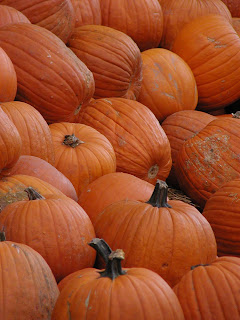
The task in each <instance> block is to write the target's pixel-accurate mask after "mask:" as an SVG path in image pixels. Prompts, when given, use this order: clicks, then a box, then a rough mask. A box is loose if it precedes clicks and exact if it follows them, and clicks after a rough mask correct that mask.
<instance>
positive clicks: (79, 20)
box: [71, 0, 102, 28]
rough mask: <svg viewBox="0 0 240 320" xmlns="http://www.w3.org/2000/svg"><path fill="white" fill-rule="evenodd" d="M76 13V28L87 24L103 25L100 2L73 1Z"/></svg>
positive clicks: (94, 0)
mask: <svg viewBox="0 0 240 320" xmlns="http://www.w3.org/2000/svg"><path fill="white" fill-rule="evenodd" d="M71 1H72V5H73V9H74V13H75V28H77V27H79V26H82V25H85V24H101V22H102V15H101V8H100V2H99V1H100V0H71Z"/></svg>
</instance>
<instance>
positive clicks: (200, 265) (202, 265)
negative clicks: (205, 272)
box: [191, 263, 209, 270]
mask: <svg viewBox="0 0 240 320" xmlns="http://www.w3.org/2000/svg"><path fill="white" fill-rule="evenodd" d="M206 266H209V264H202V263H200V264H196V265H195V266H191V270H193V269H195V268H197V267H206Z"/></svg>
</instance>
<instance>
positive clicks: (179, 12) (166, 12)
mask: <svg viewBox="0 0 240 320" xmlns="http://www.w3.org/2000/svg"><path fill="white" fill-rule="evenodd" d="M159 1H160V4H161V6H162V11H163V35H162V39H161V47H163V48H166V49H169V50H171V49H172V46H173V43H174V41H175V39H176V36H177V35H178V33H179V31H180V30H181V29H182V28H183V26H184V25H185V24H187V23H188V22H190V21H192V20H194V19H195V18H198V17H201V16H206V15H209V14H218V15H220V19H223V20H224V19H227V20H228V21H229V22H231V20H232V16H231V13H230V12H229V10H228V8H227V7H226V5H225V4H224V3H223V2H224V1H223V2H222V1H221V0H208V1H205V0H198V1H191V2H189V0H159ZM184 44H185V43H184Z"/></svg>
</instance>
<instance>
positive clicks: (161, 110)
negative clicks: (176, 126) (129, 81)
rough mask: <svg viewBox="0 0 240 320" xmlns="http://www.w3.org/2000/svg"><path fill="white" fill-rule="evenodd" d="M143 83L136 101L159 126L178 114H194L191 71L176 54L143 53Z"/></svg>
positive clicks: (162, 50) (193, 82)
mask: <svg viewBox="0 0 240 320" xmlns="http://www.w3.org/2000/svg"><path fill="white" fill-rule="evenodd" d="M142 60H143V81H142V86H141V90H140V94H139V97H138V99H137V100H138V101H139V102H141V103H142V104H144V105H145V106H147V107H148V108H149V109H150V110H151V111H152V112H153V113H154V114H155V116H156V118H157V119H158V120H159V121H160V122H162V121H163V120H164V119H165V118H166V117H167V116H169V115H171V114H172V113H174V112H177V111H180V110H189V109H190V110H194V109H195V108H196V106H197V102H198V93H197V85H196V81H195V78H194V75H193V73H192V70H191V69H190V68H189V66H188V65H187V64H186V62H185V61H184V60H183V59H182V58H180V57H179V56H178V55H176V54H175V53H173V52H171V51H169V50H166V49H161V48H156V49H150V50H146V51H144V52H142Z"/></svg>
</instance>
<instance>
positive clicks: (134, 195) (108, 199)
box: [78, 172, 154, 225]
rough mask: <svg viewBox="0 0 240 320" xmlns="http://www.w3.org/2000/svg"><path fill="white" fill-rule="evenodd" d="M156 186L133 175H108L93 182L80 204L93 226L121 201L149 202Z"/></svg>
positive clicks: (79, 200)
mask: <svg viewBox="0 0 240 320" xmlns="http://www.w3.org/2000/svg"><path fill="white" fill-rule="evenodd" d="M153 189H154V186H153V185H152V184H151V183H149V182H147V181H144V180H142V179H139V178H137V177H135V176H133V175H131V174H128V173H123V172H114V173H108V174H105V175H104V176H101V177H99V178H98V179H96V180H94V181H93V182H91V183H90V184H89V185H88V186H87V187H86V188H85V189H84V190H83V191H82V193H81V195H80V197H79V199H78V203H79V204H80V206H81V207H82V208H83V209H84V210H85V211H86V212H87V214H88V215H89V217H90V219H91V221H92V223H93V225H94V223H95V221H96V218H97V216H98V215H99V214H100V213H101V212H102V211H103V210H104V209H105V208H106V207H107V206H108V205H110V204H112V203H114V202H117V201H120V200H125V199H128V200H130V199H131V200H143V201H144V200H145V201H147V200H148V199H149V198H150V196H151V194H152V192H153Z"/></svg>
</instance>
